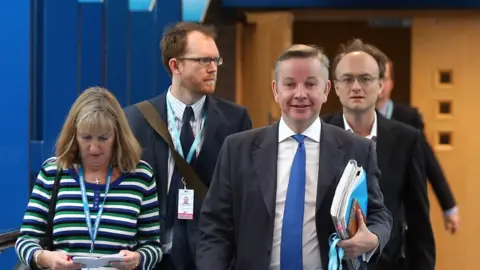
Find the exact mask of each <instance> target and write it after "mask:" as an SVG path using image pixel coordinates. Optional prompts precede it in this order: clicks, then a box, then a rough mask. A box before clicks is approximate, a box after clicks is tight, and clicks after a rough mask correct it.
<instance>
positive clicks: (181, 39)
mask: <svg viewBox="0 0 480 270" xmlns="http://www.w3.org/2000/svg"><path fill="white" fill-rule="evenodd" d="M194 31H198V32H200V33H202V34H204V35H206V36H208V37H211V38H213V39H215V38H216V37H217V34H216V32H215V28H214V27H213V26H211V25H204V24H200V23H193V22H179V23H177V24H175V25H173V26H170V27H167V28H166V30H165V32H164V33H163V38H162V40H161V41H160V49H161V52H162V63H163V66H164V67H165V69H166V70H167V72H168V74H169V75H170V77H171V76H172V71H171V70H170V67H169V66H168V61H170V59H172V58H177V57H180V56H182V55H183V54H184V53H185V49H186V48H187V36H188V34H189V33H191V32H194Z"/></svg>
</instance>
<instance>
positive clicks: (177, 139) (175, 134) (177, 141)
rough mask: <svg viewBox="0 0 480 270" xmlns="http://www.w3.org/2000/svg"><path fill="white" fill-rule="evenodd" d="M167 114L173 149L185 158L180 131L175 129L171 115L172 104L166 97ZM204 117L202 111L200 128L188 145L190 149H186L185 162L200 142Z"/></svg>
mask: <svg viewBox="0 0 480 270" xmlns="http://www.w3.org/2000/svg"><path fill="white" fill-rule="evenodd" d="M167 114H168V123H169V124H170V126H171V127H172V131H173V137H174V138H173V139H174V142H173V143H174V144H175V149H177V152H178V153H179V154H180V156H182V157H183V158H185V154H184V153H183V149H182V143H181V141H180V132H178V130H177V126H176V124H175V118H174V117H173V109H172V105H171V104H170V102H169V101H168V99H167ZM206 118H207V115H206V113H205V111H204V113H203V114H202V126H201V128H200V132H198V133H197V135H196V136H195V140H194V141H193V143H192V146H191V147H190V150H189V151H188V156H187V158H186V159H185V160H186V161H187V163H190V161H192V158H193V155H194V154H195V152H196V149H197V146H198V144H199V142H200V138H201V136H202V132H203V128H204V126H205V119H206ZM184 124H185V123H184Z"/></svg>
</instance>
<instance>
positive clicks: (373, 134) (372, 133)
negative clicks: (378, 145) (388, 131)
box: [342, 113, 377, 139]
mask: <svg viewBox="0 0 480 270" xmlns="http://www.w3.org/2000/svg"><path fill="white" fill-rule="evenodd" d="M342 116H343V124H344V125H345V130H347V131H350V132H353V129H352V127H350V125H349V124H348V122H347V119H346V118H345V115H342ZM373 137H377V113H375V114H374V119H373V125H372V129H371V130H370V135H368V136H367V137H366V138H367V139H372V138H373Z"/></svg>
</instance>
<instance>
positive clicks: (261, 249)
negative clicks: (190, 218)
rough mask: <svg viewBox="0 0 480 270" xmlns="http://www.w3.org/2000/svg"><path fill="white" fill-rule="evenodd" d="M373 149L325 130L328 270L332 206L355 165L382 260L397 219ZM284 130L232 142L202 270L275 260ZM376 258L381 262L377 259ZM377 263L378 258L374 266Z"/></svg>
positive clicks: (209, 213)
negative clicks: (363, 178) (362, 175)
mask: <svg viewBox="0 0 480 270" xmlns="http://www.w3.org/2000/svg"><path fill="white" fill-rule="evenodd" d="M373 147H374V146H373V144H372V143H371V142H369V141H368V140H366V139H363V138H360V137H356V136H354V135H353V134H350V133H348V132H346V131H344V130H341V129H339V128H337V127H334V126H331V125H328V124H325V123H322V128H321V138H320V161H319V162H320V163H319V164H320V168H319V177H318V190H317V205H316V209H317V212H316V227H317V237H318V242H319V247H320V254H319V256H321V260H322V267H323V269H328V250H329V245H328V237H329V236H330V235H331V234H332V233H333V232H335V228H334V226H333V222H332V218H331V216H330V206H331V203H332V201H333V196H334V193H335V189H336V187H337V184H338V182H339V180H340V177H341V175H342V173H343V170H344V169H345V166H346V165H347V162H348V160H350V159H355V160H357V162H358V163H359V164H360V165H361V166H363V167H364V168H365V169H366V173H367V177H368V192H369V200H368V204H369V205H368V213H367V216H368V218H367V226H368V228H369V229H370V231H371V232H373V233H375V234H376V235H377V236H378V237H379V241H380V242H379V248H378V249H377V252H376V255H378V254H379V253H380V252H381V251H382V250H383V248H384V246H385V244H386V243H387V241H388V238H389V235H390V230H391V222H392V220H391V216H390V213H389V212H388V210H387V209H386V208H385V206H384V205H383V196H382V194H381V192H380V189H379V187H378V181H377V179H378V177H379V171H378V168H377V164H376V163H377V162H376V155H375V152H374V151H375V150H374V148H373ZM277 152H278V123H277V124H275V125H272V126H268V127H264V128H260V129H255V130H252V131H247V132H242V133H239V134H236V135H232V136H230V137H228V138H227V139H226V140H225V143H224V145H223V147H222V150H221V152H220V157H219V159H218V163H217V167H216V169H215V173H214V176H213V179H212V184H211V185H210V190H209V191H208V194H207V197H206V198H205V202H204V204H203V207H202V212H201V217H200V239H199V245H198V250H197V267H198V269H200V270H225V269H229V267H230V266H231V268H230V269H237V270H243V269H248V270H265V269H268V268H269V265H270V261H271V252H272V241H273V229H274V220H275V201H276V190H277V175H276V174H277ZM376 255H374V256H376ZM374 260H375V258H372V260H371V262H372V261H374Z"/></svg>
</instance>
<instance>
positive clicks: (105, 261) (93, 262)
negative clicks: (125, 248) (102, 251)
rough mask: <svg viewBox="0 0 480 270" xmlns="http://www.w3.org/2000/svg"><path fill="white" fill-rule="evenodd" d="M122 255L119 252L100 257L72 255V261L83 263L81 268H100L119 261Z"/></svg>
mask: <svg viewBox="0 0 480 270" xmlns="http://www.w3.org/2000/svg"><path fill="white" fill-rule="evenodd" d="M123 259H124V256H123V255H120V254H113V255H105V256H102V257H73V258H72V261H73V262H75V263H80V264H82V265H84V268H83V269H85V268H86V269H90V268H100V267H102V266H107V265H109V264H110V263H111V262H121V261H123Z"/></svg>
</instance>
